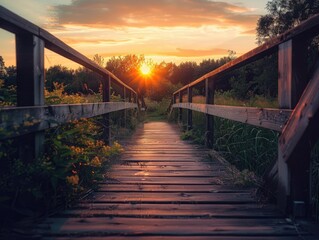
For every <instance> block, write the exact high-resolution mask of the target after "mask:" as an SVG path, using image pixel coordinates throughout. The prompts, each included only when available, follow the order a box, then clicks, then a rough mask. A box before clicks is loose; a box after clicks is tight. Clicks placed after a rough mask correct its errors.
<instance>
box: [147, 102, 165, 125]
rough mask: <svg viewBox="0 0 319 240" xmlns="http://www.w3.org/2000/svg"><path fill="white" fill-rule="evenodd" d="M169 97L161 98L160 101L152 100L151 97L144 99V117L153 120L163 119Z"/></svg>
mask: <svg viewBox="0 0 319 240" xmlns="http://www.w3.org/2000/svg"><path fill="white" fill-rule="evenodd" d="M170 101H171V100H170V98H163V99H162V101H159V102H158V101H152V100H151V99H149V98H147V99H146V105H147V110H146V115H145V119H146V120H147V121H153V120H165V119H166V116H167V108H168V106H169V103H170Z"/></svg>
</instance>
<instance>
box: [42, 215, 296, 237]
mask: <svg viewBox="0 0 319 240" xmlns="http://www.w3.org/2000/svg"><path fill="white" fill-rule="evenodd" d="M52 222H55V224H51V223H52ZM48 224H50V228H48ZM38 228H39V231H40V232H41V230H42V231H43V232H44V233H45V234H46V235H54V236H63V235H64V236H65V235H69V234H73V235H74V234H76V235H77V236H81V235H83V236H87V235H88V234H90V236H101V235H102V236H103V235H126V236H128V235H131V236H143V235H147V236H149V235H153V236H156V235H159V236H194V235H195V236H296V235H297V233H296V232H295V233H294V232H293V231H292V230H293V229H295V227H294V226H293V225H290V224H288V223H286V222H285V221H284V220H282V219H240V221H238V219H214V224H212V222H211V219H196V221H194V219H191V218H190V219H178V221H176V219H148V218H144V219H139V218H117V217H114V218H113V217H110V218H80V219H79V218H68V219H65V218H51V219H49V220H47V221H45V222H44V223H43V224H41V225H39V226H38Z"/></svg>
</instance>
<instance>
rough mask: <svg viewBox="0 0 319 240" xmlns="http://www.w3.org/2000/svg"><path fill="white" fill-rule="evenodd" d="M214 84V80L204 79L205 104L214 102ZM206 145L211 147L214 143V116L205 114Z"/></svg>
mask: <svg viewBox="0 0 319 240" xmlns="http://www.w3.org/2000/svg"><path fill="white" fill-rule="evenodd" d="M214 93H215V86H214V81H213V80H209V78H207V79H206V80H205V95H206V104H214ZM205 140H206V146H207V147H209V148H212V147H213V143H214V116H211V115H209V114H206V133H205Z"/></svg>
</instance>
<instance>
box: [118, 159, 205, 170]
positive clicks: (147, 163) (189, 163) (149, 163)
mask: <svg viewBox="0 0 319 240" xmlns="http://www.w3.org/2000/svg"><path fill="white" fill-rule="evenodd" d="M122 164H123V165H126V166H141V167H146V166H158V167H163V168H164V167H170V166H174V167H181V168H182V167H183V166H193V167H197V166H201V167H207V168H209V166H207V165H206V164H205V163H204V162H202V161H198V162H195V161H178V162H174V161H164V160H162V161H160V160H159V161H138V160H135V161H123V162H122ZM205 165H206V166H205Z"/></svg>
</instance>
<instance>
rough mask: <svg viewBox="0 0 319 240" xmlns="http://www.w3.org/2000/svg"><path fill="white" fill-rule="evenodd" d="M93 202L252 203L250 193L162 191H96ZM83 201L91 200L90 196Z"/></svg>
mask: <svg viewBox="0 0 319 240" xmlns="http://www.w3.org/2000/svg"><path fill="white" fill-rule="evenodd" d="M93 200H94V202H95V203H98V202H107V203H112V202H115V203H119V202H124V203H125V202H135V203H138V202H143V203H198V204H199V203H216V204H218V203H220V204H227V203H229V204H231V203H233V204H236V203H253V202H255V201H254V199H253V198H252V197H251V195H250V193H185V192H180V193H163V192H160V193H158V192H152V193H149V192H138V193H137V192H133V193H131V192H126V193H122V192H116V193H114V192H109V193H105V192H96V193H95V194H94V198H93ZM83 201H84V202H85V201H87V202H90V201H92V200H91V199H90V197H89V198H88V199H84V200H83Z"/></svg>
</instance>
